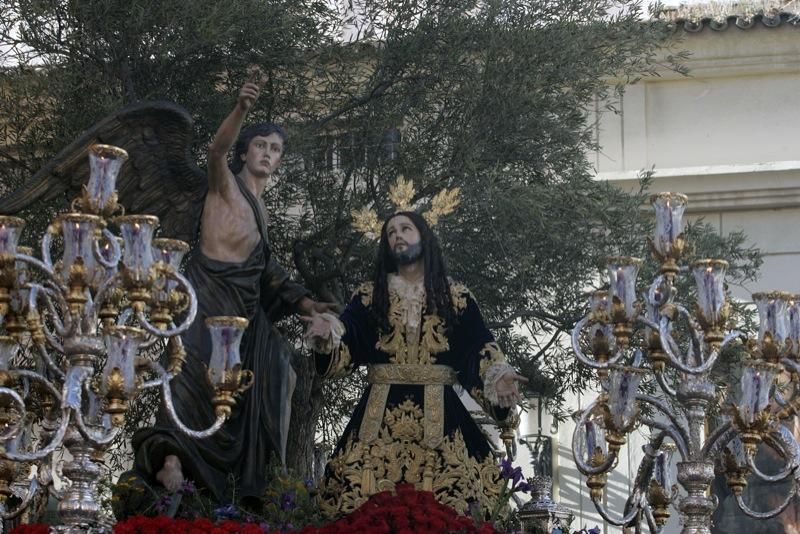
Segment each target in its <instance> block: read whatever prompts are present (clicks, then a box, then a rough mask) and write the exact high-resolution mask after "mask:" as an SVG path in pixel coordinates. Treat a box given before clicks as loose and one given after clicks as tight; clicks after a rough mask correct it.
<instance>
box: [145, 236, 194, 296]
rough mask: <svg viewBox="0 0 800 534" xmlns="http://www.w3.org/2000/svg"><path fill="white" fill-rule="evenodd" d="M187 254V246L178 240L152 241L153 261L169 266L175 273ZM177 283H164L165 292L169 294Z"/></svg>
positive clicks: (171, 281) (162, 239) (172, 281)
mask: <svg viewBox="0 0 800 534" xmlns="http://www.w3.org/2000/svg"><path fill="white" fill-rule="evenodd" d="M187 252H189V244H188V243H186V242H185V241H181V240H179V239H167V238H158V239H153V259H154V260H155V261H157V262H159V261H161V262H164V263H166V264H167V265H170V266H171V267H172V268H173V269H175V271H180V268H181V262H182V261H183V257H184V256H185V255H186V253H187ZM177 285H178V282H176V281H175V280H172V279H167V280H166V281H165V287H164V289H165V291H166V292H167V293H169V292H170V291H172V290H173V289H175V286H177Z"/></svg>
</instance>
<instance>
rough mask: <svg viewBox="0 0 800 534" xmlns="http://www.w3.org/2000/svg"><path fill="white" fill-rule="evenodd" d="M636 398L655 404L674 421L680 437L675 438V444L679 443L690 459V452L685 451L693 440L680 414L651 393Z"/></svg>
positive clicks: (679, 446) (673, 425)
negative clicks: (679, 417) (680, 418)
mask: <svg viewBox="0 0 800 534" xmlns="http://www.w3.org/2000/svg"><path fill="white" fill-rule="evenodd" d="M636 400H638V401H640V402H646V403H647V404H649V405H651V406H653V407H654V408H656V409H657V410H658V411H660V412H661V413H663V414H664V415H666V416H667V419H669V422H670V423H672V428H673V429H674V430H675V432H677V433H678V436H679V437H680V439H678V440H675V445H677V446H678V448H679V449H680V450H681V451H683V452H682V453H681V454H682V456H683V457H684V459H685V460H688V459H689V456H688V454H684V453H687V451H688V447H689V446H690V444H691V443H692V441H691V440H690V439H689V432H688V429H687V428H686V427H685V426H684V425H683V424H682V423H681V421H680V420H679V419H678V416H677V415H676V414H675V413H674V412H673V411H672V410H670V408H669V406H668V405H667V404H666V403H664V402H662V401H660V400H658V399H656V398H654V397H651V396H650V395H636ZM673 439H674V438H673Z"/></svg>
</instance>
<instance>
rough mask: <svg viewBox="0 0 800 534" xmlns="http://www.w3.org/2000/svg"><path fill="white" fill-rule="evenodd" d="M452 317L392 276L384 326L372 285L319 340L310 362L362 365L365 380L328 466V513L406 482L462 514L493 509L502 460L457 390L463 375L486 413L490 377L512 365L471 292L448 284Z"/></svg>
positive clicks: (325, 371)
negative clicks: (449, 320)
mask: <svg viewBox="0 0 800 534" xmlns="http://www.w3.org/2000/svg"><path fill="white" fill-rule="evenodd" d="M451 297H452V301H453V305H454V307H455V311H456V316H457V317H458V320H457V324H455V325H453V326H452V328H450V329H449V330H448V329H447V325H445V324H444V322H443V320H442V318H441V317H440V316H438V315H435V314H430V313H427V310H426V309H425V290H424V287H423V286H422V284H421V283H420V284H410V283H408V282H405V281H404V280H403V279H402V278H401V277H399V276H397V275H390V278H389V300H390V305H389V317H388V319H389V325H390V330H389V332H386V333H379V332H378V331H377V329H376V327H375V326H374V321H372V320H371V311H370V306H371V300H372V284H365V285H363V286H362V287H361V288H359V290H358V291H356V294H355V295H354V297H353V299H352V300H351V302H350V304H349V305H348V306H347V308H346V309H345V311H344V313H343V314H342V315H341V316H340V318H339V319H340V321H341V324H337V325H336V326H335V327H334V328H333V330H334V333H333V335H332V343H328V344H327V346H317V347H316V349H317V351H322V352H321V353H319V352H318V354H317V369H318V371H319V372H320V373H321V374H322V375H323V376H325V377H336V376H341V375H343V374H346V373H348V372H350V371H352V370H353V369H354V368H355V367H357V366H362V365H364V366H366V367H367V381H368V382H369V386H368V387H367V389H366V391H365V392H364V394H363V396H362V398H361V400H360V401H359V403H358V405H357V407H356V409H355V411H354V413H353V417H352V418H351V420H350V422H349V424H348V425H347V427H346V428H345V431H344V433H343V435H342V437H341V439H340V440H339V443H338V444H337V447H336V450H335V451H334V454H333V456H332V457H331V460H330V462H329V463H328V466H327V468H326V473H325V480H324V482H323V487H322V491H321V495H322V506H323V509H324V510H325V512H326V513H327V514H328V515H329V516H339V515H344V514H347V513H350V512H352V511H353V510H355V509H356V508H357V507H358V506H360V505H361V504H362V503H363V502H364V501H366V500H367V498H368V497H369V496H370V495H372V494H373V493H376V492H378V491H382V490H386V489H391V488H393V487H394V485H395V484H397V483H401V482H405V483H412V484H414V485H415V486H416V487H417V488H419V489H423V490H428V491H433V492H434V494H435V495H436V497H437V499H438V500H439V501H441V502H443V503H444V504H447V505H449V506H451V507H453V508H455V509H456V510H458V511H460V512H462V513H465V512H467V509H468V507H469V505H470V503H473V502H474V503H476V504H478V505H480V507H481V509H482V510H484V511H485V510H491V509H492V507H493V506H494V504H495V499H496V497H497V495H498V492H499V485H498V481H497V479H498V474H499V467H498V463H497V461H496V460H495V458H494V456H493V454H492V448H491V446H490V444H489V442H488V441H487V439H486V437H485V435H484V434H483V433H482V432H481V430H480V428H479V427H478V425H477V424H476V423H475V421H474V420H473V419H472V417H471V416H470V414H469V412H468V411H467V409H466V408H465V407H464V405H463V404H462V402H461V400H460V399H459V398H458V394H457V393H456V391H455V390H454V388H453V386H454V385H456V384H460V385H461V386H463V387H464V388H465V389H466V390H467V391H468V392H470V394H471V395H472V396H473V397H474V398H476V400H478V402H479V403H481V404H482V405H483V406H484V408H486V409H487V412H489V413H490V414H492V415H495V414H496V415H498V416H500V417H505V415H506V413H507V410H501V409H500V408H496V407H494V406H492V404H491V403H490V402H488V401H487V400H486V399H487V398H489V399H496V395H494V391H493V390H494V382H495V381H496V380H497V379H498V378H499V377H500V376H502V374H503V373H504V372H506V370H508V369H510V367H509V366H508V365H507V364H506V362H505V357H504V356H503V354H502V353H501V352H500V350H499V348H498V347H497V345H496V343H495V342H494V337H493V336H492V334H491V333H490V332H489V330H488V329H487V328H486V325H485V323H484V322H483V319H482V317H481V314H480V311H479V310H478V306H477V304H476V303H475V301H474V299H473V298H472V296H471V294H470V293H469V291H468V290H467V289H466V287H464V286H463V285H460V284H455V283H451Z"/></svg>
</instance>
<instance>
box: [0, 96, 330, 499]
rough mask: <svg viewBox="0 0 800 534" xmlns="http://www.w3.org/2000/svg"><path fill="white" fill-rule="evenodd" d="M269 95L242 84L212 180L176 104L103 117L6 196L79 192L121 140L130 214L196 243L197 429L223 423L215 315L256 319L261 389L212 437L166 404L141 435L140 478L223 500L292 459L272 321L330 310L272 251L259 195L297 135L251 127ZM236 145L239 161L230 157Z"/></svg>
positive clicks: (193, 393)
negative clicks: (216, 391) (192, 154)
mask: <svg viewBox="0 0 800 534" xmlns="http://www.w3.org/2000/svg"><path fill="white" fill-rule="evenodd" d="M258 96H259V88H258V86H257V85H256V84H254V83H246V84H245V85H244V86H243V87H242V88H241V91H240V92H239V95H238V99H237V102H236V106H235V107H234V109H233V110H232V111H231V113H230V114H229V115H228V116H227V117H226V118H225V120H224V121H223V122H222V124H221V125H220V127H219V129H218V130H217V133H216V135H215V136H214V139H213V141H212V143H211V145H210V146H209V149H208V173H207V175H206V174H204V173H203V172H202V171H201V170H200V168H199V167H198V166H197V165H196V164H195V163H194V162H193V161H191V159H190V158H189V157H188V154H189V144H190V141H191V138H192V120H191V118H190V116H189V115H188V114H187V112H186V111H185V110H183V109H182V108H180V107H179V106H177V105H175V104H173V103H169V102H145V103H139V104H134V105H131V106H128V107H126V108H123V109H121V110H119V111H117V112H115V113H113V114H111V115H110V116H108V117H106V118H105V119H103V120H102V121H100V122H99V123H97V124H95V125H94V126H93V127H91V128H90V129H89V130H87V131H86V132H84V133H83V134H82V135H81V136H80V137H79V138H78V139H77V140H76V141H75V142H73V143H72V144H71V145H69V146H68V147H67V148H65V149H64V150H62V151H61V152H60V153H59V154H58V156H56V157H55V158H54V159H53V160H52V161H50V162H49V163H48V164H47V165H46V166H45V167H44V168H43V169H42V170H41V171H39V172H38V173H36V174H35V175H34V176H33V177H32V178H31V179H30V180H29V181H28V182H26V183H25V184H24V185H23V186H22V187H21V188H20V189H19V190H17V191H14V192H13V193H11V194H10V195H9V196H7V197H6V198H4V199H2V200H0V213H15V212H18V211H19V210H21V209H23V208H25V207H27V206H30V205H31V204H32V203H34V202H36V201H42V200H51V199H54V198H56V197H57V196H59V195H62V194H66V195H67V196H68V197H70V196H74V195H75V193H76V192H77V191H78V190H79V188H80V186H81V184H83V183H84V182H85V181H86V178H87V177H88V174H89V169H88V165H87V164H85V162H86V161H87V160H88V158H87V157H86V155H87V151H88V148H89V146H90V145H92V144H93V143H98V142H99V143H106V144H112V145H116V146H119V147H121V148H124V149H125V150H126V151H127V152H128V154H129V157H130V162H129V164H128V165H126V166H124V167H123V170H122V172H121V173H120V176H119V178H118V192H119V202H120V204H122V205H123V206H124V207H125V208H126V209H127V210H128V211H129V212H134V213H150V214H154V215H157V216H158V217H159V219H160V221H161V233H162V235H169V236H171V237H175V238H178V239H182V240H184V241H188V242H190V243H194V244H195V250H194V253H193V254H192V255H191V256H190V259H189V261H188V265H187V266H186V276H187V278H188V279H189V280H190V281H191V283H192V285H193V286H194V288H195V290H196V292H197V296H198V301H199V303H198V313H197V319H196V320H195V322H194V324H193V325H192V327H191V328H190V329H189V330H188V331H187V332H186V333H185V334H184V335H183V343H184V346H185V349H186V352H187V361H186V364H185V365H184V368H183V371H182V372H181V373H179V374H178V375H177V376H176V378H175V379H174V380H173V381H172V395H173V399H174V401H175V402H174V403H175V407H176V410H177V412H178V415H179V416H180V418H181V419H182V420H183V421H184V422H185V423H186V424H187V426H188V427H189V428H194V429H202V428H207V427H209V426H210V425H211V424H212V423H213V421H214V420H215V415H214V411H213V406H212V403H211V398H212V396H213V390H212V388H211V386H210V384H209V383H208V379H207V378H206V366H207V364H208V361H209V358H210V353H211V342H210V336H209V333H208V330H207V329H206V328H205V326H204V321H205V318H206V317H210V316H219V315H232V316H241V317H245V318H247V319H248V320H249V326H248V328H247V330H246V331H245V334H244V337H243V340H242V345H241V354H242V365H243V368H246V369H249V370H251V371H252V372H253V377H254V380H253V385H252V387H251V388H250V389H249V390H248V391H247V392H245V393H244V394H243V396H242V397H241V398H240V399H239V400H238V402H237V404H236V407H235V409H234V413H233V415H232V417H231V418H230V419H229V420H228V422H227V423H226V424H225V426H224V427H223V428H222V429H221V430H220V431H219V432H217V433H216V434H214V435H213V436H211V437H210V438H206V439H193V438H190V437H187V436H185V435H184V434H182V433H181V432H178V431H176V429H175V428H174V426H173V425H172V423H171V422H170V418H169V417H168V415H167V414H166V413H162V412H161V411H160V412H159V413H158V414H157V416H156V420H155V424H154V426H152V427H150V428H146V429H140V430H139V431H137V432H136V434H135V435H134V437H133V443H132V444H133V450H134V452H135V458H134V466H133V471H132V473H133V474H135V475H136V476H138V477H141V478H142V479H143V480H144V481H145V482H147V483H150V484H161V485H163V486H164V487H165V488H166V489H167V490H169V491H174V490H176V489H178V487H179V486H180V485H181V484H182V483H183V481H184V479H190V480H192V481H194V482H195V484H197V486H198V487H202V488H205V489H206V490H207V491H208V492H209V496H210V497H212V498H214V499H216V500H217V502H223V501H224V500H225V499H226V498H228V497H230V495H231V494H232V493H233V492H234V491H235V493H236V495H237V497H238V498H239V499H242V500H243V501H247V500H248V499H258V498H260V497H261V496H262V494H263V492H264V490H265V487H266V483H267V480H266V476H267V474H266V472H267V469H266V467H267V464H268V461H269V459H270V456H271V455H275V456H276V457H277V458H278V459H280V460H281V462H284V463H285V459H286V439H287V434H288V430H289V420H290V416H291V398H292V393H293V391H294V384H295V373H294V370H293V369H292V367H291V363H290V358H291V348H290V347H289V346H288V344H287V343H286V342H285V340H283V339H282V338H281V336H280V335H279V333H278V331H277V330H276V329H275V327H274V326H273V323H274V322H275V321H276V320H278V319H279V318H280V317H282V316H284V315H286V314H289V313H300V314H304V315H310V314H311V313H312V312H325V311H327V310H328V309H329V308H330V307H331V306H330V305H329V304H326V303H320V302H316V301H314V300H312V299H311V298H310V297H309V292H308V291H307V290H306V289H305V288H304V287H302V286H301V285H299V284H297V283H295V282H292V281H291V280H290V278H289V275H288V274H287V273H286V271H285V270H284V269H283V268H282V267H281V266H280V265H279V264H278V263H277V262H276V261H275V259H274V258H273V256H272V254H271V250H270V244H269V239H268V236H267V222H266V221H267V216H266V212H265V207H264V205H263V203H262V202H261V201H260V200H259V195H260V193H261V192H262V191H263V190H264V188H265V187H266V185H267V182H268V180H269V179H270V177H271V176H272V174H273V173H274V172H275V170H276V169H277V168H278V166H279V165H280V163H281V158H282V156H283V150H284V145H285V142H286V134H285V132H284V130H283V129H282V128H281V127H279V126H277V125H275V124H272V123H264V124H256V125H253V126H250V127H248V128H246V129H244V130H243V131H242V125H243V123H244V120H245V118H246V116H247V114H248V112H249V111H250V109H251V108H252V106H253V105H254V103H255V102H256V100H257V99H258ZM234 143H235V150H234V155H233V161H232V164H231V165H230V167H229V166H228V161H227V155H228V152H229V151H230V149H231V148H234ZM232 481H235V482H232ZM232 484H235V487H232Z"/></svg>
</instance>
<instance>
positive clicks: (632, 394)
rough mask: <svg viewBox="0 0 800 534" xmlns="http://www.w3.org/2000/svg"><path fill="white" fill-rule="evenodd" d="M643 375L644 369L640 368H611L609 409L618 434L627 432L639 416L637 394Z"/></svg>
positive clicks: (618, 366)
mask: <svg viewBox="0 0 800 534" xmlns="http://www.w3.org/2000/svg"><path fill="white" fill-rule="evenodd" d="M643 374H644V369H640V368H638V367H624V366H620V365H617V366H613V367H611V373H610V374H609V384H608V409H609V412H610V413H611V424H612V425H613V429H614V430H616V431H617V432H620V433H622V432H626V431H627V430H628V429H630V427H631V425H633V422H634V419H635V417H636V414H637V410H636V393H637V392H638V390H639V382H640V381H641V380H642V376H643Z"/></svg>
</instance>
